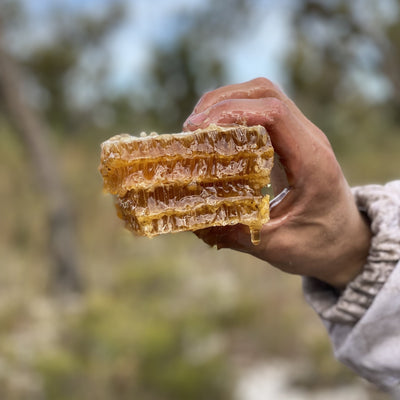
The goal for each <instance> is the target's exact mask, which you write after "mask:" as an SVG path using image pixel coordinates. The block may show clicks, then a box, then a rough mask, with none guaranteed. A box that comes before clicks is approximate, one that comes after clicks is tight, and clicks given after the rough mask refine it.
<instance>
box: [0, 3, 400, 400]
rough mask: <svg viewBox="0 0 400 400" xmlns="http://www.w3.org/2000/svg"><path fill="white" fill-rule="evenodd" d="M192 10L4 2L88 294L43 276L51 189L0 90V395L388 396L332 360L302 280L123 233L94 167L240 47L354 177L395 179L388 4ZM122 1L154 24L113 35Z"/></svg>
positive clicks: (199, 247) (48, 273) (252, 399)
mask: <svg viewBox="0 0 400 400" xmlns="http://www.w3.org/2000/svg"><path fill="white" fill-rule="evenodd" d="M194 3H195V4H194ZM194 3H193V4H194V7H193V8H190V7H189V6H190V4H192V3H191V2H184V4H183V3H182V2H173V1H171V2H168V7H166V6H165V4H166V3H165V4H164V3H163V4H164V6H165V7H166V9H165V11H163V12H165V14H163V13H162V12H161V11H162V10H164V9H163V8H162V7H161V6H160V10H161V11H160V10H159V11H160V12H159V13H157V15H156V17H157V18H156V20H155V21H156V22H157V24H155V22H154V21H153V22H154V24H153V25H152V21H151V18H150V17H151V16H152V15H153V14H152V12H151V8H150V9H148V13H147V14H146V13H145V14H140V10H142V11H143V7H145V6H144V2H142V1H135V2H124V1H118V2H110V1H102V2H96V3H94V2H93V1H89V0H87V1H82V4H81V6H79V5H77V4H78V3H77V2H72V1H71V2H70V1H68V2H67V1H65V2H60V1H55V2H54V3H52V4H53V7H49V8H46V7H37V8H35V5H37V4H39V3H36V2H26V1H25V2H24V1H7V0H3V1H2V2H0V6H1V10H0V11H1V12H0V15H2V16H3V15H7V18H2V21H1V23H2V24H1V29H2V30H3V32H2V34H1V38H3V39H5V40H4V41H5V43H6V44H7V46H6V47H7V48H8V49H9V51H10V54H12V55H13V56H14V58H15V60H16V64H17V65H19V66H20V67H21V70H22V72H23V74H22V75H21V77H20V81H24V91H23V96H22V97H23V98H24V100H26V101H27V103H28V104H30V105H33V106H34V109H35V110H36V112H37V114H38V115H40V116H41V117H42V119H43V120H44V121H45V126H46V127H47V128H48V130H49V132H50V135H49V137H48V138H47V140H48V142H49V145H50V147H49V148H50V149H52V151H53V152H54V154H53V156H54V159H55V160H56V162H55V164H56V166H57V167H58V168H59V169H60V176H59V180H60V182H61V183H62V185H63V186H64V187H65V190H66V193H67V194H68V197H69V198H70V203H71V208H72V209H73V210H74V213H73V217H72V218H71V221H72V220H73V222H75V224H76V230H74V231H73V232H74V239H76V243H77V253H78V258H79V272H80V274H81V279H82V283H83V287H84V290H83V291H81V292H72V291H71V292H68V291H67V292H63V293H61V292H60V291H59V290H58V289H57V286H56V285H54V280H55V276H54V260H53V258H52V254H51V252H50V251H49V241H51V237H49V233H50V232H51V224H49V221H48V217H47V215H48V208H49V207H48V203H47V200H48V199H46V198H45V197H44V196H43V194H42V193H41V190H42V189H41V186H40V185H39V182H38V181H37V175H36V174H35V172H36V169H35V168H36V166H35V164H34V163H32V158H31V157H30V155H31V150H32V149H31V148H30V147H29V145H27V144H26V142H24V140H22V137H21V136H20V135H19V134H18V129H15V122H14V124H13V123H12V121H11V122H10V118H9V115H8V113H7V111H6V108H5V106H4V104H5V101H4V98H1V97H0V210H1V220H0V254H1V259H0V265H1V270H0V300H1V301H0V398H1V399H8V400H16V399H29V400H42V399H60V400H67V399H93V398H95V399H97V400H103V399H104V400H109V399H114V398H115V399H119V400H123V399H140V400H169V399H170V400H177V399H179V400H180V399H191V400H197V399H198V400H203V399H210V398H212V399H218V400H230V399H236V400H258V399H260V400H261V399H266V398H271V399H272V398H273V399H285V400H301V399H324V400H329V399H331V398H339V397H340V398H341V399H343V400H345V399H349V400H350V399H365V400H385V399H388V398H389V397H388V395H386V394H384V393H382V392H380V391H378V390H377V389H375V388H372V387H371V386H370V385H369V384H367V383H366V382H364V381H363V380H361V379H360V378H358V377H356V376H355V375H354V374H353V373H352V372H351V371H349V370H348V369H347V368H345V367H344V366H342V365H340V364H339V363H337V362H336V361H335V360H334V358H333V355H332V350H331V346H330V343H329V341H328V338H327V335H326V332H325V330H324V327H323V326H322V324H321V322H320V321H319V320H318V318H317V317H316V315H315V314H314V313H313V311H312V310H311V309H310V308H309V307H308V306H307V305H306V304H305V302H304V300H303V297H302V292H301V280H300V278H298V277H294V276H289V275H284V274H282V273H280V272H279V271H276V270H274V269H272V268H271V267H269V266H268V265H266V264H265V263H263V262H261V261H259V260H255V259H253V258H251V257H249V256H247V255H245V254H238V253H234V252H232V251H228V250H220V251H217V250H215V249H211V248H208V247H207V246H206V245H205V244H204V243H202V242H201V241H200V240H198V239H197V238H196V237H195V236H194V235H192V234H189V233H182V234H176V235H167V236H162V237H157V238H154V239H152V240H149V239H145V238H137V237H133V236H132V235H131V234H130V233H129V232H127V231H126V230H124V228H123V226H122V223H121V222H120V221H119V220H118V218H117V217H116V215H115V210H114V207H113V201H112V199H111V197H110V196H107V195H104V194H102V192H101V189H102V182H101V177H100V175H99V173H98V171H97V166H98V163H99V150H100V148H99V145H100V143H101V142H102V141H103V140H106V139H107V138H108V137H110V136H112V135H114V134H116V133H120V132H127V131H128V132H132V133H135V134H138V133H139V132H140V131H142V130H148V131H151V130H158V131H160V132H172V131H179V130H180V129H181V124H182V122H183V120H184V119H185V118H186V116H187V115H188V114H189V113H190V111H191V109H192V107H193V105H194V104H195V102H196V101H197V99H198V97H199V96H200V95H201V94H202V93H203V92H204V91H206V90H209V89H210V88H214V87H216V86H218V85H222V84H227V83H231V82H230V80H229V79H230V78H229V77H231V76H236V77H242V76H244V75H246V78H247V75H248V74H249V73H250V74H251V71H253V70H252V69H251V66H252V64H251V62H246V63H244V62H243V60H252V56H253V57H255V58H256V59H257V60H258V63H259V65H258V67H257V71H259V70H260V63H261V64H262V61H260V60H261V59H264V58H265V60H266V63H267V64H268V63H272V65H270V66H269V67H268V68H267V67H266V69H265V70H266V71H267V70H271V71H279V74H277V76H279V77H281V81H280V82H278V83H279V84H280V85H282V86H284V87H285V89H286V90H287V92H288V93H290V95H291V96H292V97H293V98H294V99H295V101H296V102H297V103H298V104H299V106H300V108H301V109H302V110H303V111H304V112H305V113H306V115H307V116H308V117H309V118H310V119H311V120H312V121H314V122H315V123H317V125H318V126H320V127H321V128H322V129H323V130H324V131H325V132H326V134H327V135H328V137H329V139H330V141H331V142H332V146H333V148H334V150H335V152H336V154H337V157H338V159H339V161H340V163H341V165H342V167H343V169H344V171H345V174H346V176H347V177H348V179H349V182H350V184H352V185H355V184H366V183H372V182H373V183H383V182H386V181H388V180H390V179H395V178H398V176H399V157H398V155H399V154H400V135H399V129H398V127H399V117H398V116H399V113H398V110H399V104H400V97H399V95H398V93H400V91H399V90H398V86H396V85H397V84H398V82H400V78H399V75H398V74H399V71H400V67H398V66H399V63H398V60H397V58H396V57H397V56H396V54H398V49H399V48H400V31H399V29H398V26H399V24H398V22H397V21H398V15H399V1H386V0H384V1H380V2H375V1H372V0H371V1H370V0H368V1H358V0H357V1H354V2H351V3H349V2H346V1H342V0H335V1H333V2H329V4H328V3H327V4H324V3H323V2H319V1H313V0H304V1H303V2H301V3H298V2H291V1H285V2H283V1H282V2H279V5H277V6H276V7H277V8H274V7H275V3H274V2H272V1H265V2H263V1H260V2H252V1H239V0H224V1H221V2H212V1H210V2H206V1H205V2H202V3H201V4H200V2H194ZM277 3H278V2H276V4H277ZM41 4H42V3H41ZM43 4H44V3H43ZM157 4H158V3H157ZM28 6H29V7H28ZM127 6H129V7H128V8H129V10H130V12H131V11H132V10H136V11H135V12H139V14H137V15H139V16H143V15H146V16H147V17H148V18H147V19H146V21H150V22H147V24H143V18H142V19H141V20H140V21H141V23H140V24H139V23H138V21H137V20H133V22H132V21H130V22H129V21H128V27H129V24H131V25H132V24H133V23H134V22H135V23H136V22H137V23H138V25H135V26H137V27H141V28H143V25H146V27H145V28H146V29H147V30H146V29H144V30H139V31H134V32H133V33H132V32H131V31H129V30H128V31H127V30H126V29H125V28H126V27H127V25H126V20H125V19H124V18H126V16H127V15H128V14H129V13H128V12H125V13H124V7H127ZM120 7H122V8H120ZM140 7H142V8H140ZM151 7H152V8H154V7H155V6H154V5H153V3H152V4H151ZM21 9H22V11H23V12H21ZM24 10H25V11H24ZM27 10H28V11H27ZM29 10H30V11H29ZM24 12H27V15H25V16H24ZM129 15H130V14H129ZM139 19H140V18H139ZM277 19H279V23H277V25H274V21H275V20H277ZM182 21H184V23H183V22H182ZM266 21H267V22H268V24H266ZM371 21H373V27H374V28H375V29H377V31H375V30H373V31H372V32H371V29H370V28H371ZM156 25H157V27H158V28H159V30H158V31H157V32H158V34H157V35H155V36H156V38H154V37H153V36H151V37H150V36H148V35H149V33H148V32H149V29H148V28H149V26H150V27H151V28H152V27H153V26H156ZM267 25H268V26H267ZM243 26H246V27H249V28H248V30H244V29H243ZM270 26H271V27H272V28H271V30H268V27H270ZM41 27H42V29H41ZM119 27H124V29H122V31H119V30H118V28H119ZM174 27H175V28H176V27H179V29H174ZM250 28H251V29H250ZM377 32H378V33H379V34H378V35H377ZM43 33H44V35H43ZM167 33H168V34H167ZM41 35H42V36H41ZM124 35H125V36H124ZM38 37H39V39H37V38H38ZM121 37H123V38H124V39H123V43H125V44H124V46H123V47H122V48H123V49H125V50H123V51H130V49H131V47H130V46H131V45H132V46H133V48H137V46H139V43H140V46H142V47H140V46H139V47H140V48H141V49H142V50H141V51H142V53H140V52H139V53H140V54H141V55H142V56H143V57H144V59H145V60H146V62H147V64H146V65H145V66H146V75H145V76H143V75H142V72H143V71H142V72H140V71H139V70H136V69H135V68H136V67H135V66H127V65H124V68H125V73H127V72H126V70H128V74H129V73H130V74H131V75H132V76H135V79H132V80H131V81H129V82H126V81H123V83H121V80H120V78H121V77H116V76H114V75H113V74H114V73H115V70H113V68H112V64H113V63H115V62H118V61H119V62H121V63H122V62H123V60H127V58H126V57H122V55H121V56H120V58H119V56H118V54H117V55H116V53H115V50H112V49H114V47H113V46H115V43H116V41H118V40H121ZM43 38H44V39H43ZM252 38H254V40H252ZM28 39H30V40H31V41H29V40H28ZM264 42H265V46H264V45H263V43H264ZM283 43H286V44H287V46H285V47H284V48H283V47H282V46H283ZM247 44H248V46H247ZM289 44H290V45H289ZM110 45H111V47H110ZM119 48H120V47H119ZM126 49H128V50H126ZM227 49H230V51H228V50H227ZM232 49H233V50H232ZM271 49H274V50H271ZM277 49H279V51H278V50H277ZM244 50H246V51H244ZM121 51H122V50H121ZM139 53H135V54H139ZM232 53H235V57H233V56H232ZM249 53H250V55H249ZM256 53H257V54H256ZM278 54H279V57H278ZM262 57H264V58H262ZM278 58H279V59H278ZM238 59H240V63H239V64H236V62H237V60H238ZM243 64H246V72H245V74H243V70H242V69H241V68H239V67H240V65H242V67H243ZM129 65H131V64H129ZM228 66H229V67H228ZM129 68H132V70H130V69H129ZM232 70H234V73H233V74H232ZM139 72H140V73H139ZM138 77H139V78H138ZM254 77H255V76H254ZM116 78H118V79H116ZM116 81H118V85H117V87H116V86H110V82H111V83H113V84H114V85H115V82H116ZM50 236H51V235H50Z"/></svg>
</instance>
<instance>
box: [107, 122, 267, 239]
mask: <svg viewBox="0 0 400 400" xmlns="http://www.w3.org/2000/svg"><path fill="white" fill-rule="evenodd" d="M101 148H102V152H101V163H100V166H99V170H100V173H101V174H102V176H103V180H104V190H105V191H106V192H109V193H112V194H113V195H114V196H115V205H116V208H117V212H118V215H119V216H120V217H121V218H122V219H123V220H124V221H125V222H126V226H127V228H128V229H130V230H131V231H133V232H135V233H138V234H140V235H144V236H148V237H152V236H155V235H159V234H162V233H172V232H179V231H187V230H191V231H194V230H198V229H202V228H206V227H210V226H223V225H233V224H238V223H241V224H245V225H248V226H249V228H250V232H251V241H252V243H253V244H255V245H256V244H259V243H260V240H261V236H260V235H261V234H260V230H261V226H262V225H263V224H264V223H266V222H268V220H269V197H268V196H263V195H262V193H261V189H262V188H263V187H264V186H266V185H267V184H268V183H269V181H270V172H271V168H272V163H273V148H272V146H271V142H270V138H269V136H268V134H267V132H266V131H265V129H264V128H263V127H261V126H255V127H245V126H235V127H229V128H223V127H217V126H216V125H210V126H209V127H208V128H207V129H203V130H197V131H195V132H189V133H178V134H164V135H156V134H154V133H153V134H151V135H149V136H145V135H141V137H136V136H130V135H117V136H114V137H112V138H110V139H109V140H107V141H106V142H104V143H103V144H102V146H101Z"/></svg>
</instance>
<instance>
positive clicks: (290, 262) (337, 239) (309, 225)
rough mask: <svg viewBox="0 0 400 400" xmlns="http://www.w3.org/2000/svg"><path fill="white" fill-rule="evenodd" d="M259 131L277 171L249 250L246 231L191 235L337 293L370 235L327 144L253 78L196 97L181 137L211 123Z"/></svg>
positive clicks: (274, 90) (279, 95) (276, 92)
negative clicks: (266, 213) (273, 197)
mask: <svg viewBox="0 0 400 400" xmlns="http://www.w3.org/2000/svg"><path fill="white" fill-rule="evenodd" d="M211 123H215V124H217V125H227V124H246V125H249V126H251V125H263V126H264V127H265V128H266V129H267V131H268V133H269V135H270V137H271V141H272V144H273V146H274V149H275V152H276V154H278V156H279V161H280V164H281V166H282V167H280V166H279V165H278V164H277V165H276V166H274V168H273V171H272V174H271V183H272V187H273V190H274V193H276V194H277V193H281V192H282V190H283V189H284V188H286V189H287V190H285V193H286V195H285V196H284V198H283V199H282V200H281V201H280V202H279V203H277V204H276V205H274V206H273V207H271V212H270V217H271V219H270V221H269V222H268V223H267V224H265V225H264V226H263V228H262V230H261V243H260V244H259V245H258V246H254V245H253V244H252V243H251V240H250V234H249V229H248V227H247V226H244V225H234V226H226V227H213V228H208V229H203V230H201V231H197V232H196V234H197V235H198V236H199V237H200V238H201V239H203V240H204V241H205V242H206V243H208V244H209V245H216V246H217V247H218V248H231V249H234V250H238V251H242V252H246V253H249V254H252V255H254V256H256V257H258V258H260V259H262V260H264V261H267V262H269V263H270V264H272V265H274V266H275V267H278V268H280V269H282V270H283V271H286V272H289V273H294V274H300V275H304V276H312V277H315V278H318V279H320V280H322V281H325V282H327V283H329V284H331V285H332V286H335V287H337V288H343V287H344V286H345V285H346V284H347V283H348V282H349V281H350V280H351V279H353V278H354V277H355V276H356V275H357V274H358V273H359V272H360V271H361V269H362V267H363V265H364V263H365V260H366V257H367V254H368V249H369V245H370V235H371V234H370V230H369V226H368V224H367V222H366V221H365V219H364V218H363V217H362V216H361V214H360V213H359V211H358V209H357V207H356V204H355V202H354V198H353V196H352V194H351V191H350V188H349V186H348V184H347V181H346V179H345V177H344V176H343V173H342V171H341V168H340V166H339V164H338V162H337V160H336V157H335V155H334V153H333V150H332V148H331V145H330V143H329V141H328V139H327V137H326V136H325V135H324V134H323V132H322V131H321V130H319V129H318V128H317V127H316V126H315V125H314V124H312V123H311V122H310V121H309V120H308V119H307V118H306V117H305V116H304V115H303V114H302V113H301V111H300V110H299V109H298V108H297V106H296V105H295V104H294V103H293V102H292V101H291V100H290V99H289V98H288V97H287V96H286V95H285V94H284V93H283V92H282V91H281V90H280V89H279V88H278V87H277V86H276V85H274V84H273V83H272V82H271V81H269V80H267V79H264V78H257V79H254V80H252V81H249V82H245V83H241V84H236V85H230V86H225V87H222V88H219V89H216V90H214V91H211V92H208V93H206V94H205V95H203V96H202V97H201V99H200V100H199V102H198V103H197V105H196V107H195V108H194V111H193V113H192V114H191V115H190V116H189V118H188V119H187V120H186V122H185V124H184V130H195V129H198V128H205V127H207V126H208V125H209V124H211Z"/></svg>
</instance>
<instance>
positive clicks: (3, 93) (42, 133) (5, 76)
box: [0, 25, 83, 293]
mask: <svg viewBox="0 0 400 400" xmlns="http://www.w3.org/2000/svg"><path fill="white" fill-rule="evenodd" d="M23 79H24V77H23V74H22V72H21V71H20V70H19V68H18V65H17V63H16V62H15V61H14V60H13V58H12V56H11V55H10V54H9V52H7V49H6V47H5V45H4V43H3V41H2V32H1V25H0V101H1V102H2V103H3V107H4V109H5V111H6V117H7V118H8V120H9V122H10V124H11V126H12V127H13V128H14V129H15V131H16V132H18V133H19V135H20V137H21V139H22V140H23V143H24V145H25V149H26V152H27V154H28V156H29V157H30V159H31V163H32V170H33V173H34V174H36V179H37V182H38V187H39V190H40V191H41V192H42V195H43V198H44V201H45V206H46V207H45V209H46V212H47V219H48V232H47V234H48V235H49V239H48V245H49V253H50V256H51V261H52V271H51V286H52V290H54V291H56V292H57V293H71V292H80V291H82V289H83V284H82V278H81V276H80V274H79V268H78V254H77V248H76V245H75V232H74V223H73V216H72V214H73V213H72V210H71V207H70V204H69V201H68V196H67V195H66V191H65V188H64V187H63V184H62V177H61V175H60V172H59V170H58V166H57V163H56V162H55V159H54V158H55V156H54V154H53V149H52V147H51V143H50V140H49V138H50V134H49V128H48V126H47V124H46V123H45V121H43V120H42V118H41V116H40V115H39V113H38V112H37V111H36V110H35V109H34V108H33V107H32V106H31V105H30V104H29V102H28V101H26V98H25V96H24V85H23Z"/></svg>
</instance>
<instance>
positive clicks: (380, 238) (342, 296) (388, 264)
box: [303, 181, 400, 325]
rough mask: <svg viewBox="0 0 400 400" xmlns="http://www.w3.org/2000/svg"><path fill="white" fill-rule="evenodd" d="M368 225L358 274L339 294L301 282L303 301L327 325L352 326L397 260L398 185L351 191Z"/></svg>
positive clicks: (399, 228) (399, 245)
mask: <svg viewBox="0 0 400 400" xmlns="http://www.w3.org/2000/svg"><path fill="white" fill-rule="evenodd" d="M352 191H353V195H354V198H355V201H356V203H357V205H358V208H359V209H360V211H361V212H364V213H366V215H367V216H368V218H369V219H370V221H371V231H372V235H373V236H372V241H371V247H370V250H369V255H368V258H367V263H366V265H365V266H364V268H363V270H362V272H361V273H360V274H359V275H358V276H357V277H356V278H355V279H354V280H353V281H352V282H350V283H349V284H348V285H347V287H346V288H345V290H344V291H343V292H342V293H338V292H337V291H335V290H334V289H333V288H331V287H330V286H329V285H326V284H324V283H322V282H320V281H318V280H316V279H313V278H305V279H304V281H303V287H304V293H305V296H306V299H307V301H308V302H309V303H310V304H311V306H312V307H313V308H314V309H315V311H316V312H317V313H318V314H319V315H320V317H321V318H322V319H323V320H325V321H327V322H334V323H342V324H351V325H354V324H355V323H357V321H358V320H359V319H360V318H361V317H362V316H363V315H364V313H365V312H366V310H367V309H368V308H369V307H370V305H371V304H372V302H373V301H374V299H375V297H376V295H377V294H378V292H379V291H380V290H381V288H382V286H383V285H384V284H385V282H386V281H387V279H388V277H389V276H390V274H391V273H392V271H393V269H394V268H395V266H396V264H397V262H398V261H399V259H400V181H393V182H390V183H388V184H386V185H384V186H381V185H368V186H361V187H355V188H353V189H352Z"/></svg>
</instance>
